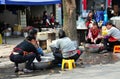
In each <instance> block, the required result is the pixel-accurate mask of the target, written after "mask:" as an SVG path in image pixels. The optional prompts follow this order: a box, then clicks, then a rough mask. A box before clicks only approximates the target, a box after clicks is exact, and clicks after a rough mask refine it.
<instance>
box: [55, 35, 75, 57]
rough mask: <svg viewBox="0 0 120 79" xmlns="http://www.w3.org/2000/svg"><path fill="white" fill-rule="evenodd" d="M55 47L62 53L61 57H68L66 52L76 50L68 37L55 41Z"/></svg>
mask: <svg viewBox="0 0 120 79" xmlns="http://www.w3.org/2000/svg"><path fill="white" fill-rule="evenodd" d="M57 45H58V46H59V48H60V50H61V52H62V53H63V57H66V56H69V55H68V54H69V53H68V52H69V51H73V50H76V47H75V45H74V43H73V42H72V41H71V40H70V38H68V37H64V38H61V39H59V40H58V41H57Z"/></svg>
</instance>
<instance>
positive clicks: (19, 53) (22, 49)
mask: <svg viewBox="0 0 120 79" xmlns="http://www.w3.org/2000/svg"><path fill="white" fill-rule="evenodd" d="M35 45H36V39H35V37H34V36H28V37H26V39H25V40H23V41H22V42H21V43H20V44H18V45H17V46H16V47H15V48H14V49H13V51H12V53H11V55H10V60H11V61H12V62H14V63H15V72H18V71H19V67H18V64H19V63H25V62H26V68H25V69H24V71H25V72H32V70H31V64H32V63H33V60H34V59H35V58H36V59H37V60H38V62H40V61H41V58H40V54H39V53H38V51H37V49H36V47H35Z"/></svg>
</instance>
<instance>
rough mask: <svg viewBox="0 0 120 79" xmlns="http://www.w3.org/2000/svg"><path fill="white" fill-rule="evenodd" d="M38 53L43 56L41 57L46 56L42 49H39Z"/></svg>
mask: <svg viewBox="0 0 120 79" xmlns="http://www.w3.org/2000/svg"><path fill="white" fill-rule="evenodd" d="M37 52H38V53H39V54H40V55H41V56H44V53H43V50H42V48H40V47H39V48H37Z"/></svg>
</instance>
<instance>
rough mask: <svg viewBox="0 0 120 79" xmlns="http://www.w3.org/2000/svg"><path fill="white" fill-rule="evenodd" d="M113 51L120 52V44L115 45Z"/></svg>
mask: <svg viewBox="0 0 120 79" xmlns="http://www.w3.org/2000/svg"><path fill="white" fill-rule="evenodd" d="M113 53H120V45H115V46H114V49H113Z"/></svg>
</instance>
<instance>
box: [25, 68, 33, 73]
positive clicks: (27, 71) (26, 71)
mask: <svg viewBox="0 0 120 79" xmlns="http://www.w3.org/2000/svg"><path fill="white" fill-rule="evenodd" d="M23 71H24V72H25V73H30V72H33V70H29V69H26V68H25V69H23Z"/></svg>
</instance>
